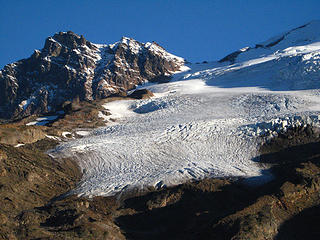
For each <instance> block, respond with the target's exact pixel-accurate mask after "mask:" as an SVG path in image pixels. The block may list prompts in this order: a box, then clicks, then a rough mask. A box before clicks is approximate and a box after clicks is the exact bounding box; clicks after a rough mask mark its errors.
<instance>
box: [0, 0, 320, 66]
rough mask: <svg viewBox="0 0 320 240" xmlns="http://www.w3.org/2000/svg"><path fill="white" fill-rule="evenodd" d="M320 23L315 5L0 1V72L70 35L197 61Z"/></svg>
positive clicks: (208, 0) (301, 0) (227, 0)
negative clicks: (146, 45) (58, 35)
mask: <svg viewBox="0 0 320 240" xmlns="http://www.w3.org/2000/svg"><path fill="white" fill-rule="evenodd" d="M315 19H318V20H319V19H320V0H247V1H245V0H219V1H218V0H216V1H215V0H162V1H160V0H104V1H103V0H86V1H85V0H63V1H62V0H54V1H51V0H20V1H19V0H0V68H2V67H3V66H4V65H5V64H7V63H11V62H14V61H16V60H19V59H21V58H27V57H29V56H30V55H31V54H32V52H33V50H34V49H41V48H42V47H43V45H44V41H45V38H46V37H48V36H52V35H53V34H54V33H55V32H59V31H68V30H71V31H73V32H75V33H77V34H82V35H84V36H85V38H86V39H87V40H89V41H92V42H94V43H113V42H116V41H118V40H119V39H120V38H121V37H122V36H128V37H132V38H135V39H136V40H138V41H142V42H147V41H156V42H157V43H159V44H160V45H161V46H163V47H164V48H165V49H167V50H168V51H169V52H171V53H174V54H176V55H179V56H182V57H184V58H186V59H187V60H188V61H191V62H197V61H204V60H218V59H220V58H222V57H224V56H225V55H227V54H229V53H231V52H232V51H234V50H237V49H239V48H242V47H245V46H253V45H254V44H255V43H258V42H261V41H264V40H267V39H268V38H270V37H272V36H274V35H276V34H278V33H281V32H283V31H287V30H290V29H292V28H294V27H298V26H300V25H302V24H304V23H307V22H309V21H311V20H315Z"/></svg>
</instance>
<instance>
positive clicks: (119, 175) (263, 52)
mask: <svg viewBox="0 0 320 240" xmlns="http://www.w3.org/2000/svg"><path fill="white" fill-rule="evenodd" d="M319 32H320V24H319V22H313V23H311V24H309V25H307V26H305V27H303V28H300V29H296V30H294V31H291V32H288V33H284V34H283V35H280V37H282V36H285V37H284V39H282V40H281V41H280V42H278V43H277V44H275V45H273V46H271V47H268V48H251V49H248V48H244V49H242V50H240V51H241V53H240V54H239V56H238V57H237V59H236V60H235V62H234V63H232V64H231V63H218V62H209V63H206V64H186V65H185V66H184V67H183V68H182V69H181V72H179V73H176V74H175V75H174V76H173V79H172V81H170V82H169V83H163V84H148V83H146V84H145V85H144V86H140V88H147V89H149V90H151V91H152V92H153V93H154V94H155V96H154V97H152V98H151V99H147V100H126V101H115V102H111V103H108V104H106V105H105V108H107V109H109V110H110V111H111V113H112V115H111V116H110V118H113V119H116V121H115V122H114V123H109V124H108V125H107V126H106V127H102V128H99V129H96V130H93V131H92V132H90V134H89V135H87V136H85V137H83V138H81V139H77V140H72V141H69V142H66V143H62V144H61V145H59V146H58V147H57V148H56V149H55V150H53V151H52V152H51V154H52V155H54V156H55V157H73V158H75V159H76V161H77V162H78V163H79V166H80V167H81V169H82V170H83V172H84V175H83V179H82V181H81V182H80V183H79V185H78V187H77V188H76V189H75V190H74V192H75V193H77V194H78V195H85V196H97V195H103V196H108V195H114V194H116V193H118V192H121V191H123V190H128V189H132V188H134V187H137V188H143V187H146V186H155V187H162V186H164V185H167V186H168V185H174V184H178V183H182V182H184V181H186V180H188V179H199V178H204V177H223V176H240V177H256V178H255V179H256V181H263V179H265V177H264V176H263V174H262V169H261V168H260V167H259V165H258V164H257V162H256V160H257V159H255V158H256V157H257V156H258V145H259V141H260V138H259V136H260V135H264V134H265V133H270V134H271V136H272V134H273V135H274V134H276V131H278V130H281V129H285V128H286V127H290V126H291V125H294V124H298V125H299V124H306V123H307V122H308V121H309V122H310V121H311V122H312V123H313V124H318V122H319V119H318V114H319V111H320V91H319V89H320V74H319V73H320V42H319V41H320V40H319V37H317V36H320V34H319ZM301 36H303V37H301ZM278 38H279V37H278ZM276 40H277V39H276V38H273V39H270V40H269V41H267V42H265V43H263V45H264V46H266V45H268V42H269V43H272V42H275V41H276ZM271 45H272V44H271ZM299 116H302V117H299ZM303 116H309V117H308V118H306V117H303ZM270 134H269V135H270ZM253 159H255V161H253ZM257 176H261V177H260V178H259V177H257Z"/></svg>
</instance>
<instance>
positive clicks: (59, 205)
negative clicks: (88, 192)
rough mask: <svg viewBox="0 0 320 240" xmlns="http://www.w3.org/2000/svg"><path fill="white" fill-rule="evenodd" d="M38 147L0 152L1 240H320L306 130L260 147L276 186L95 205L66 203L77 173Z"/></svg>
mask: <svg viewBox="0 0 320 240" xmlns="http://www.w3.org/2000/svg"><path fill="white" fill-rule="evenodd" d="M55 144H56V143H55V142H53V141H48V140H40V141H38V142H37V143H33V144H29V145H25V146H23V147H20V148H14V147H11V146H8V145H0V150H1V151H0V159H1V160H0V202H1V208H0V223H1V224H0V233H1V234H0V238H2V239H319V238H320V230H319V228H318V220H319V218H320V217H319V213H320V211H319V206H320V196H319V189H320V139H319V132H318V130H316V129H312V128H310V127H307V128H300V129H294V130H290V131H288V132H287V133H284V134H280V135H279V137H278V138H276V139H273V140H272V141H271V142H269V143H268V144H265V145H263V146H262V147H261V156H260V162H261V163H262V164H267V165H270V167H271V172H272V173H273V175H274V179H273V180H272V181H270V182H268V183H267V184H265V185H262V186H254V185H248V184H247V183H248V180H245V179H204V180H201V181H197V182H189V183H185V184H182V185H179V186H175V187H170V188H166V189H161V190H154V189H153V190H151V189H150V191H149V192H144V193H134V194H131V195H130V194H127V195H122V196H116V197H94V198H92V199H86V198H78V197H76V196H68V195H63V194H64V193H66V192H67V191H68V190H69V189H71V188H73V187H74V186H75V184H76V182H77V181H78V180H79V178H80V176H81V173H80V172H79V170H78V169H77V167H76V165H75V164H74V163H73V162H72V161H70V160H68V159H65V160H63V161H62V162H56V161H54V160H53V159H51V158H50V157H49V156H47V155H46V154H44V153H43V152H44V151H45V150H47V149H49V148H52V147H53V146H54V145H55Z"/></svg>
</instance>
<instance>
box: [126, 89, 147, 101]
mask: <svg viewBox="0 0 320 240" xmlns="http://www.w3.org/2000/svg"><path fill="white" fill-rule="evenodd" d="M152 96H153V93H152V92H151V91H150V90H148V89H139V90H135V91H134V92H133V93H131V94H130V95H129V96H128V97H131V98H135V99H146V98H150V97H152Z"/></svg>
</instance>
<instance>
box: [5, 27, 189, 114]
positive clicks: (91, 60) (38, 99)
mask: <svg viewBox="0 0 320 240" xmlns="http://www.w3.org/2000/svg"><path fill="white" fill-rule="evenodd" d="M184 62H185V61H184V59H183V58H180V57H177V56H175V55H172V54H170V53H168V52H166V51H165V50H164V49H163V48H162V47H160V46H159V45H158V44H156V43H154V42H152V43H149V42H148V43H140V42H138V41H136V40H134V39H132V38H128V37H123V38H122V39H121V40H120V41H119V42H116V43H115V44H94V43H91V42H90V41H88V40H86V39H85V38H84V37H83V36H82V35H81V36H79V35H77V34H75V33H73V32H71V31H68V32H59V33H56V34H54V35H53V36H51V37H48V38H47V39H46V41H45V45H44V47H43V49H42V50H41V51H40V50H35V51H34V53H33V54H32V56H31V57H30V58H27V59H23V60H20V61H17V62H15V63H12V64H8V65H6V66H5V67H4V68H3V69H2V70H1V71H0V118H12V117H18V116H19V117H23V116H28V115H30V114H34V113H46V112H50V111H54V110H56V109H57V108H59V106H60V105H61V104H62V103H63V102H64V101H66V100H72V99H74V98H79V99H80V100H93V99H98V98H105V97H108V96H111V95H117V94H120V95H123V94H126V92H127V91H128V90H130V89H133V88H135V87H136V85H138V84H141V83H144V82H146V81H162V80H164V79H167V78H169V77H170V76H171V75H172V74H173V73H174V72H176V71H178V70H179V69H180V68H181V67H182V66H183V65H184Z"/></svg>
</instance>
